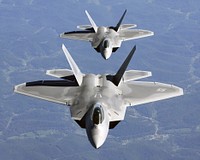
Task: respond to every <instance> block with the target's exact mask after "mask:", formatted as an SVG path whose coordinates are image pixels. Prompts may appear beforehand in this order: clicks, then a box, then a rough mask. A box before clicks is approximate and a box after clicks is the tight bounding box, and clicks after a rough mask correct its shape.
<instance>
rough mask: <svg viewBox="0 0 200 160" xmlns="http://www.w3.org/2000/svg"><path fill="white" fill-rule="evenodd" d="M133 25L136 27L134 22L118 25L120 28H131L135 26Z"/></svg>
mask: <svg viewBox="0 0 200 160" xmlns="http://www.w3.org/2000/svg"><path fill="white" fill-rule="evenodd" d="M135 27H137V25H136V24H122V25H121V26H120V30H126V29H132V28H135Z"/></svg>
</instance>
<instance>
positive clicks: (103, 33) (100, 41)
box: [91, 26, 121, 59]
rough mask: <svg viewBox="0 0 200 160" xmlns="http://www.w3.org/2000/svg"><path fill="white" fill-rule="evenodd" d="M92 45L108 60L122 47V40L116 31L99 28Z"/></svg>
mask: <svg viewBox="0 0 200 160" xmlns="http://www.w3.org/2000/svg"><path fill="white" fill-rule="evenodd" d="M91 44H92V47H93V48H95V49H96V51H97V52H100V53H101V55H102V56H103V58H104V59H108V58H109V57H110V56H111V54H112V52H115V51H116V50H117V49H118V48H119V47H120V46H121V40H120V38H119V33H118V32H116V31H115V30H114V29H112V28H109V27H103V26H102V27H98V29H97V33H96V34H95V35H94V38H93V40H92V42H91Z"/></svg>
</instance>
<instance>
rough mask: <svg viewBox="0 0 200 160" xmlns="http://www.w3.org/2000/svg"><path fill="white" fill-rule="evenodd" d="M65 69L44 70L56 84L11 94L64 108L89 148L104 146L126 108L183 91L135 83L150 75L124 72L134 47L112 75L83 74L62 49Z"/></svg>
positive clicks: (30, 84) (46, 83)
mask: <svg viewBox="0 0 200 160" xmlns="http://www.w3.org/2000/svg"><path fill="white" fill-rule="evenodd" d="M62 49H63V51H64V54H65V56H66V58H67V60H68V62H69V65H70V66H71V69H72V70H69V69H53V70H47V72H46V73H47V75H50V76H53V77H57V78H60V79H59V80H39V81H33V82H26V83H23V84H19V85H16V86H15V87H14V92H17V93H20V94H24V95H27V96H32V97H35V98H40V99H43V100H47V101H51V102H55V103H60V104H63V105H67V106H69V108H70V112H71V117H72V119H74V120H75V121H76V122H77V123H78V125H79V126H80V127H82V128H85V129H86V133H87V136H88V139H89V141H90V142H91V144H92V146H94V147H95V148H99V147H100V146H102V145H103V143H104V142H105V140H106V138H107V135H108V132H109V129H113V128H114V127H115V126H116V125H117V124H118V123H119V122H120V121H122V120H124V116H125V112H126V108H127V107H128V106H135V105H140V104H145V103H149V102H154V101H159V100H163V99H167V98H172V97H176V96H180V95H183V90H182V89H181V88H179V87H176V86H174V85H171V84H164V83H158V82H147V81H136V80H139V79H142V78H145V77H149V76H151V72H148V71H139V70H129V71H126V68H127V66H128V64H129V62H130V60H131V58H132V56H133V54H134V52H135V50H136V47H134V48H133V49H132V50H131V52H130V53H129V55H128V56H127V58H126V59H125V61H124V62H123V64H122V65H121V67H120V68H119V70H118V71H117V73H116V74H102V75H100V74H98V75H94V74H84V73H82V72H81V71H80V69H79V68H78V66H77V64H76V63H75V61H74V60H73V59H72V57H71V55H70V53H69V52H68V50H67V49H66V47H65V46H64V45H62Z"/></svg>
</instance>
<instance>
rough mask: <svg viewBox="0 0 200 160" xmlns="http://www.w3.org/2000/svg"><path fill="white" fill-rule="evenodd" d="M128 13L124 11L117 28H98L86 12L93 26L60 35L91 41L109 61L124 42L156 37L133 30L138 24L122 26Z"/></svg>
mask: <svg viewBox="0 0 200 160" xmlns="http://www.w3.org/2000/svg"><path fill="white" fill-rule="evenodd" d="M126 12H127V10H125V11H124V13H123V15H122V17H121V18H120V20H119V22H118V23H117V25H116V26H110V27H104V26H101V27H98V26H97V25H96V24H95V22H94V20H93V19H92V18H91V16H90V15H89V13H88V12H87V11H85V13H86V15H87V17H88V19H89V21H90V23H91V25H80V26H77V28H78V29H81V31H72V32H65V33H62V34H60V37H61V38H69V39H76V40H84V41H89V42H91V45H92V47H93V48H94V49H95V50H96V51H97V52H100V53H101V55H102V56H103V58H104V59H108V58H109V57H110V56H111V54H112V52H115V51H116V50H117V49H118V48H119V47H120V46H121V43H122V41H128V40H132V39H138V38H143V37H148V36H152V35H154V33H153V32H151V31H148V30H141V29H133V28H135V27H136V26H137V25H136V24H121V23H122V20H123V18H124V16H125V14H126Z"/></svg>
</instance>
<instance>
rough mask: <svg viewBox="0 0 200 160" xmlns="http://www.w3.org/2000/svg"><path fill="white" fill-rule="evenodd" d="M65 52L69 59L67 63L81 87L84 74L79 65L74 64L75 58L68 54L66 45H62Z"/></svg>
mask: <svg viewBox="0 0 200 160" xmlns="http://www.w3.org/2000/svg"><path fill="white" fill-rule="evenodd" d="M62 49H63V52H64V53H65V56H66V58H67V61H68V63H69V65H70V67H71V69H72V71H73V73H74V76H75V77H76V80H77V82H78V85H79V86H80V85H81V83H82V80H83V74H82V73H81V71H80V69H79V68H78V66H77V64H76V63H75V62H74V60H73V58H72V57H71V55H70V53H69V52H68V50H67V48H66V47H65V45H64V44H63V45H62Z"/></svg>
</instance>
